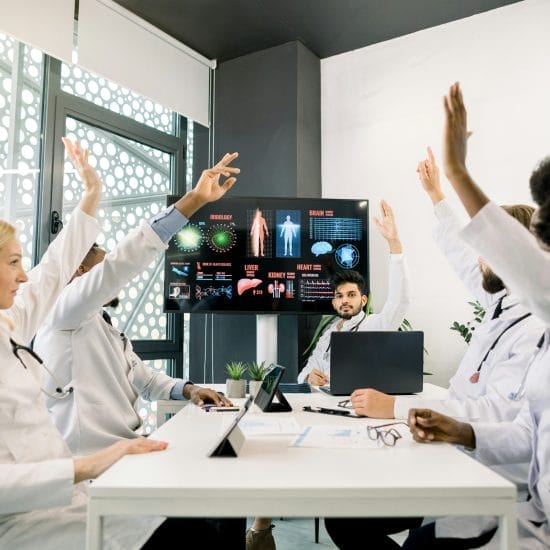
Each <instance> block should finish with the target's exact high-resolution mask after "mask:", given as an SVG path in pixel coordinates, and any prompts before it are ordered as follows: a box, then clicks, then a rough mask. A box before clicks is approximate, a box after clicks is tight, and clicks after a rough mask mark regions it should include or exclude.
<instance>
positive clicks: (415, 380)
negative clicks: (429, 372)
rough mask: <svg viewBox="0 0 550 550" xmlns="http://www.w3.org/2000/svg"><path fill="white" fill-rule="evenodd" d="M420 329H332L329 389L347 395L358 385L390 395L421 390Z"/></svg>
mask: <svg viewBox="0 0 550 550" xmlns="http://www.w3.org/2000/svg"><path fill="white" fill-rule="evenodd" d="M423 366H424V333H423V332H422V331H403V332H402V331H365V332H333V333H332V334H331V340H330V390H329V392H330V393H331V394H332V395H350V394H351V393H352V392H353V390H356V389H359V388H373V389H375V390H378V391H381V392H384V393H389V394H409V393H418V392H421V391H422V384H423V379H422V372H423Z"/></svg>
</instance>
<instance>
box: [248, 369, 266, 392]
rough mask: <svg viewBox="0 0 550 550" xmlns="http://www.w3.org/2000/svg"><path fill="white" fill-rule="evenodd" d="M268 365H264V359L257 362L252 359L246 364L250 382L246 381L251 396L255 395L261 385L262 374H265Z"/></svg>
mask: <svg viewBox="0 0 550 550" xmlns="http://www.w3.org/2000/svg"><path fill="white" fill-rule="evenodd" d="M268 370H269V367H268V366H266V364H265V361H262V362H261V363H258V362H257V361H252V363H250V365H249V366H248V373H249V374H250V382H249V383H248V392H249V393H250V395H252V396H253V397H256V394H257V393H258V391H259V390H260V388H261V387H262V382H263V379H264V376H265V375H266V373H267V371H268Z"/></svg>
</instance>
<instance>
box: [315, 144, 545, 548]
mask: <svg viewBox="0 0 550 550" xmlns="http://www.w3.org/2000/svg"><path fill="white" fill-rule="evenodd" d="M417 171H418V174H419V178H420V181H421V183H422V186H423V187H424V190H425V191H426V193H427V194H428V196H429V197H430V199H431V200H432V203H433V205H434V211H435V215H436V217H437V220H438V224H437V226H436V229H435V231H434V238H435V241H436V242H437V244H438V246H439V247H440V248H441V250H442V252H443V253H444V254H445V256H446V257H447V259H448V261H449V263H450V265H451V267H452V268H453V270H454V271H455V272H456V274H457V275H458V277H459V278H460V279H461V280H462V282H463V283H464V284H465V286H466V287H467V288H468V290H469V291H470V292H471V293H472V295H473V296H474V297H475V298H476V299H477V300H478V301H479V302H480V303H481V304H482V305H483V306H484V308H485V316H484V319H483V322H482V323H481V324H480V325H479V326H478V327H476V328H475V331H474V332H473V335H472V338H471V340H470V344H469V346H468V349H467V351H466V353H465V354H464V357H463V358H462V361H461V363H460V365H459V367H458V369H457V371H456V373H455V375H454V376H453V377H452V378H451V380H450V382H449V393H448V396H447V397H446V398H445V399H440V400H436V399H425V398H422V397H417V396H391V395H386V394H384V393H382V392H379V391H377V390H374V389H371V388H367V389H358V390H355V391H354V392H353V393H352V395H351V404H352V406H353V408H354V410H355V412H356V413H357V414H360V415H365V416H370V417H377V418H402V419H406V418H407V417H408V412H409V409H411V408H415V409H432V410H435V411H438V412H440V413H443V414H445V415H448V416H451V417H454V418H457V419H459V420H467V421H471V422H508V421H512V420H513V419H514V418H515V417H516V415H517V414H518V412H519V411H520V409H521V407H522V406H523V404H524V400H523V399H517V400H511V399H510V398H509V396H510V394H511V393H512V392H514V391H515V390H516V389H517V387H518V385H519V384H521V381H522V379H523V377H524V374H525V372H526V369H527V367H528V364H529V359H530V358H531V356H532V355H533V353H534V352H535V350H536V348H537V342H538V341H539V340H540V338H541V336H542V334H543V333H544V329H545V325H544V323H543V322H542V321H541V320H539V319H538V318H537V317H534V316H533V315H531V314H530V312H529V311H527V310H526V309H525V308H524V307H523V306H522V305H521V304H520V303H519V301H518V299H517V298H515V297H514V295H513V294H511V293H510V291H509V289H507V288H506V286H505V284H504V283H503V281H502V280H501V279H500V278H499V277H498V276H497V275H496V274H495V273H493V272H492V271H491V269H490V267H489V266H488V265H487V263H486V262H485V261H484V260H483V259H482V258H476V256H475V255H474V253H473V251H472V249H471V248H470V247H469V246H468V245H467V244H466V243H465V242H464V241H463V240H462V239H461V238H460V235H459V233H460V231H461V224H460V222H459V220H458V218H457V217H456V215H455V213H454V212H453V210H452V208H451V206H450V205H449V203H448V202H447V200H446V198H445V194H444V193H443V191H442V190H441V186H440V182H439V169H438V167H437V165H436V162H435V158H434V156H433V153H432V151H431V149H428V158H427V159H426V160H424V161H421V162H420V163H419V165H418V169H417ZM502 208H503V209H504V210H505V211H506V212H507V213H508V214H509V215H510V216H512V217H513V218H515V219H516V220H518V221H519V222H520V223H521V224H523V225H524V226H525V227H527V228H529V227H530V224H531V216H532V214H533V211H534V208H532V207H530V206H526V205H513V206H503V207H502ZM493 469H494V470H496V471H497V472H498V473H500V474H501V475H503V476H504V477H506V478H507V479H509V480H510V481H512V482H513V483H515V484H516V485H517V488H518V497H519V499H520V500H524V499H525V498H526V496H527V476H528V464H527V463H514V464H503V465H500V466H495V467H493ZM421 521H422V518H383V519H381V518H377V519H372V520H371V519H368V518H365V519H350V518H345V519H342V518H326V519H325V526H326V528H327V531H328V533H329V535H330V536H331V538H332V540H333V541H334V542H335V543H336V545H337V546H338V548H341V549H345V548H352V547H354V546H353V545H354V544H355V541H356V540H357V537H358V536H360V533H361V532H364V533H368V534H369V535H368V540H369V546H368V547H369V548H377V549H378V548H399V545H397V544H396V543H395V542H394V541H393V540H391V539H390V538H389V536H388V535H389V534H391V533H397V532H400V531H403V530H405V529H409V528H413V527H418V526H419V525H420V523H421ZM437 529H438V536H441V537H447V536H451V535H453V534H454V533H456V532H461V533H462V534H461V536H464V537H469V536H471V537H472V538H474V537H476V536H479V534H480V533H481V532H483V526H481V525H480V520H479V518H470V517H464V518H444V519H441V520H437ZM371 543H372V546H371Z"/></svg>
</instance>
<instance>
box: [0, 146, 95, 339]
mask: <svg viewBox="0 0 550 550" xmlns="http://www.w3.org/2000/svg"><path fill="white" fill-rule="evenodd" d="M63 143H64V144H65V147H66V148H67V153H68V155H69V158H71V160H73V162H74V163H75V166H76V168H77V171H78V172H79V174H80V176H81V178H82V181H83V183H84V193H83V196H82V199H81V201H80V203H79V206H78V207H77V208H75V210H74V211H73V213H72V215H71V219H70V220H69V223H68V224H67V225H66V227H65V228H64V229H63V230H62V231H61V232H60V234H59V235H58V236H57V238H56V239H55V240H54V241H53V242H52V243H51V244H50V246H49V247H48V249H47V250H46V253H45V254H44V256H43V257H42V259H41V260H40V263H39V264H38V265H37V266H36V267H35V268H34V269H32V270H31V271H30V272H29V280H28V282H27V283H25V284H24V285H22V286H21V288H20V291H19V293H18V295H17V297H16V300H15V303H14V305H13V307H12V308H11V309H10V314H11V315H12V316H13V318H14V321H15V324H16V326H17V327H18V331H19V334H20V335H21V337H22V338H24V340H25V341H26V342H30V340H32V338H33V337H34V335H35V334H36V331H37V329H38V327H39V326H40V325H41V324H42V322H43V321H44V318H45V317H46V315H47V314H48V312H49V310H51V309H52V307H53V305H54V303H55V300H56V299H57V297H58V296H59V294H60V293H61V291H62V290H63V289H64V288H65V285H66V284H67V283H68V282H69V280H70V279H71V277H72V276H73V274H74V272H75V271H76V269H77V268H78V266H79V264H80V262H81V261H82V258H84V256H85V255H86V253H87V252H88V250H89V249H90V247H91V246H92V244H93V242H94V241H95V239H96V237H97V234H98V233H99V224H98V223H97V220H96V219H95V217H93V216H94V215H95V212H96V209H97V205H98V203H99V199H100V197H101V191H102V184H101V180H99V178H97V177H95V176H94V173H95V171H94V170H93V168H91V170H92V172H94V173H91V172H90V171H89V170H88V169H87V168H86V166H89V165H88V162H87V159H88V152H87V151H86V150H83V149H82V148H81V147H80V144H78V142H75V143H72V142H71V141H70V140H69V139H67V138H64V139H63Z"/></svg>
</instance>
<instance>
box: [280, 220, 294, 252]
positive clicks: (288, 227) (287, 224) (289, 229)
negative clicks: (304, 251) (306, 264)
mask: <svg viewBox="0 0 550 550" xmlns="http://www.w3.org/2000/svg"><path fill="white" fill-rule="evenodd" d="M281 237H284V239H285V256H292V240H293V239H295V238H296V224H295V223H294V222H293V221H292V220H291V219H290V216H287V217H286V220H285V221H284V223H283V227H282V229H281Z"/></svg>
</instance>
